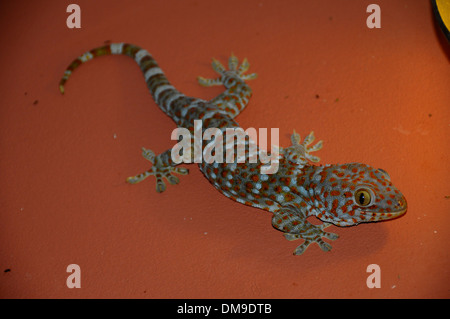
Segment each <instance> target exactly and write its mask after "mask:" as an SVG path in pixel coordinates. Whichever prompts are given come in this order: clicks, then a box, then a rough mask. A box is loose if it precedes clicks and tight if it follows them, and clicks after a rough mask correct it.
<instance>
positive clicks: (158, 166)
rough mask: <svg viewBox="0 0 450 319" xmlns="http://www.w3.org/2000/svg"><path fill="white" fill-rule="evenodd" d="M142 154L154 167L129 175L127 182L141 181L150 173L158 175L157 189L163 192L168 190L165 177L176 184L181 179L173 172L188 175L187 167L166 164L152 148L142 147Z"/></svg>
mask: <svg viewBox="0 0 450 319" xmlns="http://www.w3.org/2000/svg"><path fill="white" fill-rule="evenodd" d="M142 156H143V157H144V158H145V159H146V160H148V161H150V162H151V163H152V167H151V168H150V169H149V170H148V171H145V172H144V173H142V174H138V175H136V176H131V177H128V178H127V182H128V183H130V184H136V183H139V182H141V181H143V180H144V179H146V178H147V177H149V176H150V175H153V176H155V177H156V191H157V192H158V193H162V192H164V191H165V190H166V184H165V182H164V180H163V178H165V179H166V180H167V181H169V183H170V184H172V185H174V184H178V183H179V182H180V179H179V178H178V177H176V176H175V175H173V173H177V174H180V175H187V174H188V173H189V170H188V169H187V168H183V167H173V166H170V165H167V164H164V163H163V161H162V160H161V159H160V156H155V153H154V152H153V151H151V150H148V149H145V148H142Z"/></svg>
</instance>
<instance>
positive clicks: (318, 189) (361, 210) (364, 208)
mask: <svg viewBox="0 0 450 319" xmlns="http://www.w3.org/2000/svg"><path fill="white" fill-rule="evenodd" d="M310 182H311V183H315V187H313V189H314V197H313V198H312V200H313V204H314V207H315V209H316V211H317V214H316V216H317V217H318V218H319V219H320V220H322V221H327V222H330V223H333V224H335V225H337V226H351V225H357V224H359V223H364V222H374V221H380V220H386V219H393V218H396V217H399V216H401V215H403V214H404V213H405V212H406V209H407V203H406V199H405V197H404V196H403V194H402V193H401V192H400V191H399V190H398V189H397V188H396V187H395V186H394V185H393V184H392V182H391V178H390V176H389V174H388V173H387V172H386V171H384V170H382V169H375V168H373V167H370V166H368V165H365V164H359V163H351V164H343V165H327V166H319V167H316V173H315V174H314V176H313V178H312V180H311V181H310ZM310 186H311V185H310Z"/></svg>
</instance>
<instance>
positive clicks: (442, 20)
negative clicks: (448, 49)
mask: <svg viewBox="0 0 450 319" xmlns="http://www.w3.org/2000/svg"><path fill="white" fill-rule="evenodd" d="M431 4H432V6H433V12H434V16H435V18H436V20H437V22H438V24H439V27H440V28H441V29H442V31H443V32H444V35H445V37H446V38H447V40H448V41H450V31H449V30H450V0H432V1H431Z"/></svg>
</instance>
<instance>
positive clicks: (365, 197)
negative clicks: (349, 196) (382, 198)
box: [355, 188, 372, 207]
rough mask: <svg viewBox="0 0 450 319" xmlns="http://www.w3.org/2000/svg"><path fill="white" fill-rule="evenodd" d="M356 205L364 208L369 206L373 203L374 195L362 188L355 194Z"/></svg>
mask: <svg viewBox="0 0 450 319" xmlns="http://www.w3.org/2000/svg"><path fill="white" fill-rule="evenodd" d="M355 201H356V204H358V205H359V206H362V207H366V206H369V205H370V203H371V202H372V195H371V192H370V191H369V190H368V189H365V188H360V189H358V190H357V191H356V192H355Z"/></svg>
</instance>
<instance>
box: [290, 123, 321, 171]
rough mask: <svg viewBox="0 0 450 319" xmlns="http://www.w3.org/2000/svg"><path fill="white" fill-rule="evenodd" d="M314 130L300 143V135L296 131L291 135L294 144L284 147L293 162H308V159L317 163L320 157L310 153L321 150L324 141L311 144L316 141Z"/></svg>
mask: <svg viewBox="0 0 450 319" xmlns="http://www.w3.org/2000/svg"><path fill="white" fill-rule="evenodd" d="M314 139H315V136H314V132H311V133H309V135H308V136H307V137H305V139H304V140H303V142H302V143H300V141H301V138H300V135H299V134H298V133H297V132H295V130H294V133H293V134H292V135H291V142H292V145H291V146H289V147H287V148H284V149H283V152H284V154H285V156H286V157H287V158H288V159H289V160H290V161H291V162H293V163H300V164H306V162H307V161H306V160H310V161H311V162H314V163H317V162H319V161H320V158H319V157H317V156H314V155H311V154H310V153H312V152H316V151H318V150H320V149H321V148H322V146H323V143H322V141H319V142H318V143H317V144H316V145H313V146H310V145H311V144H312V142H314Z"/></svg>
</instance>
